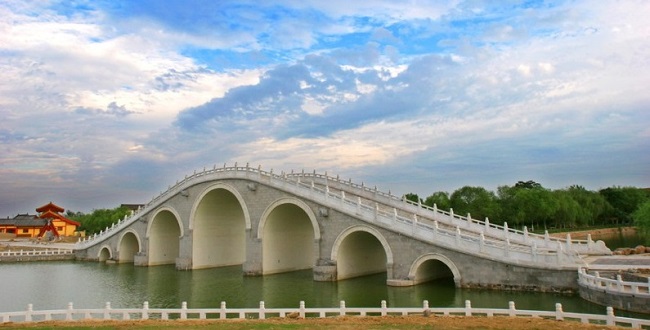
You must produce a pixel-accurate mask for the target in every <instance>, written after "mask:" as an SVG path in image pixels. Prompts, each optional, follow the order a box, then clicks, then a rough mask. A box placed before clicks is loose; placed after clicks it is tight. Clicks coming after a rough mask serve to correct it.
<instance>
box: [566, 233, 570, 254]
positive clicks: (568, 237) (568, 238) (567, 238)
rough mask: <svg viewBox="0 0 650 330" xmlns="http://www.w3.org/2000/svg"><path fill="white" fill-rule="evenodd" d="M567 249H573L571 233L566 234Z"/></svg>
mask: <svg viewBox="0 0 650 330" xmlns="http://www.w3.org/2000/svg"><path fill="white" fill-rule="evenodd" d="M566 250H567V251H571V234H568V233H567V234H566Z"/></svg>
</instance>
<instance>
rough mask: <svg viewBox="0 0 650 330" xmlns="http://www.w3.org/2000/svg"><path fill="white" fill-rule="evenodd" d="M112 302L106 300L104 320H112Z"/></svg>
mask: <svg viewBox="0 0 650 330" xmlns="http://www.w3.org/2000/svg"><path fill="white" fill-rule="evenodd" d="M110 310H111V303H110V302H109V301H107V302H106V306H105V307H104V320H110V319H111V312H110Z"/></svg>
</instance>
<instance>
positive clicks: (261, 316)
mask: <svg viewBox="0 0 650 330" xmlns="http://www.w3.org/2000/svg"><path fill="white" fill-rule="evenodd" d="M258 318H259V319H260V320H264V319H266V308H265V307H264V302H263V301H260V311H259V314H258Z"/></svg>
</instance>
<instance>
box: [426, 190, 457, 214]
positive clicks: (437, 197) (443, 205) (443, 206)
mask: <svg viewBox="0 0 650 330" xmlns="http://www.w3.org/2000/svg"><path fill="white" fill-rule="evenodd" d="M423 204H424V205H428V206H431V207H433V205H434V204H435V205H436V207H437V208H438V209H440V210H449V208H450V207H451V203H450V202H449V193H448V192H446V191H437V192H434V193H433V194H431V195H430V196H429V197H427V198H426V199H425V200H424V203H423Z"/></svg>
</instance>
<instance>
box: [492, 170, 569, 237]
mask: <svg viewBox="0 0 650 330" xmlns="http://www.w3.org/2000/svg"><path fill="white" fill-rule="evenodd" d="M520 182H521V181H520ZM529 182H530V181H529ZM497 196H498V203H499V206H500V214H501V217H500V220H503V221H504V222H508V224H514V225H516V226H519V227H523V226H528V227H529V228H531V229H533V228H535V227H537V228H548V227H553V226H555V225H556V223H555V221H554V216H555V213H556V212H557V211H558V202H557V200H556V199H555V198H554V196H553V194H552V192H551V191H549V190H547V189H545V188H544V187H542V186H541V185H539V184H525V185H521V184H520V185H518V186H517V185H515V186H512V187H510V186H500V187H499V188H498V189H497Z"/></svg>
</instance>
